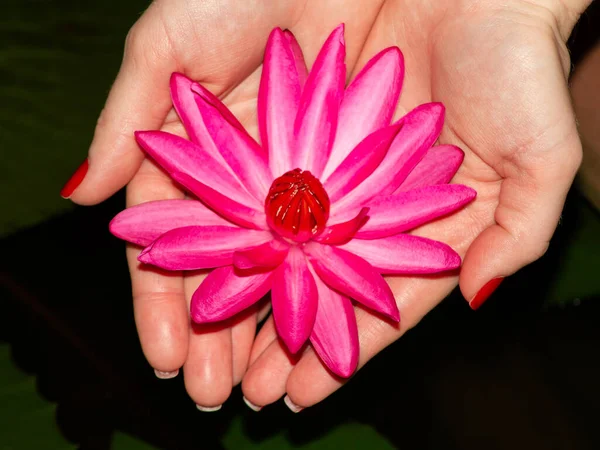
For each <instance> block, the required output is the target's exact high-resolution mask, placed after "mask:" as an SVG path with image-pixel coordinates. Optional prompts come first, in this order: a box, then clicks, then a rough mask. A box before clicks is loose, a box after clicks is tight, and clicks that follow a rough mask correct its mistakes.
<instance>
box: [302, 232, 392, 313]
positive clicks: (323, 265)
mask: <svg viewBox="0 0 600 450" xmlns="http://www.w3.org/2000/svg"><path fill="white" fill-rule="evenodd" d="M350 242H353V241H350ZM346 245H348V244H346ZM304 251H305V253H306V254H307V256H308V258H309V261H310V263H311V264H312V266H313V267H314V269H315V272H316V273H317V275H318V276H319V277H320V278H321V280H323V281H324V282H325V283H326V284H327V285H328V286H329V287H330V288H332V289H335V290H337V291H339V292H341V293H342V294H345V295H347V296H348V297H350V298H353V299H354V300H356V301H358V302H360V303H362V304H363V305H365V306H366V307H367V308H370V309H372V310H374V311H377V312H380V313H382V314H384V315H386V316H388V317H390V318H391V319H392V320H395V321H396V322H397V321H399V320H400V313H399V312H398V306H397V305H396V301H395V300H394V295H393V294H392V290H391V289H390V287H389V286H388V284H387V283H386V281H385V280H384V279H383V277H382V276H381V275H380V274H379V272H377V271H376V270H375V269H374V268H373V266H371V264H369V263H368V262H367V261H365V260H364V259H362V258H360V257H358V256H356V255H354V254H352V253H350V252H348V251H346V250H342V249H340V248H337V247H333V246H331V245H321V244H318V243H316V242H310V243H308V244H306V245H305V246H304Z"/></svg>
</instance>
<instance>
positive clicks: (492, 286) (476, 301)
mask: <svg viewBox="0 0 600 450" xmlns="http://www.w3.org/2000/svg"><path fill="white" fill-rule="evenodd" d="M502 280H504V277H498V278H494V279H493V280H490V281H488V282H487V283H486V284H484V285H483V287H482V288H481V289H479V292H477V294H475V296H474V297H473V298H472V299H471V301H470V302H469V306H470V307H471V309H472V310H476V309H478V308H479V307H480V306H481V305H483V302H485V301H486V300H487V299H488V298H489V297H490V295H492V294H493V293H494V291H495V290H496V289H497V288H498V286H500V283H502Z"/></svg>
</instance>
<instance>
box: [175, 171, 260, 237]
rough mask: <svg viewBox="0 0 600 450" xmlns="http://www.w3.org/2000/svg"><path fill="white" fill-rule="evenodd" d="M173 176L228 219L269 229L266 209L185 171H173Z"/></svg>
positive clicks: (257, 227)
mask: <svg viewBox="0 0 600 450" xmlns="http://www.w3.org/2000/svg"><path fill="white" fill-rule="evenodd" d="M171 178H173V180H175V181H176V182H178V183H179V184H181V185H182V186H184V187H185V188H186V189H188V190H189V191H190V192H192V193H193V194H194V195H196V196H197V197H198V198H199V199H200V200H202V201H203V202H204V203H206V204H207V205H208V206H209V207H210V208H211V209H212V210H213V211H215V212H216V213H218V214H220V215H221V216H223V217H225V218H226V219H227V220H229V221H231V222H233V223H236V224H238V225H240V226H242V227H246V228H255V229H258V230H266V229H268V227H269V226H268V225H267V217H266V216H265V212H264V210H259V209H254V208H252V207H248V206H246V205H245V204H243V203H240V202H237V201H235V200H233V199H231V198H229V197H226V196H225V195H223V194H221V193H220V192H219V191H217V190H215V189H213V188H211V187H209V186H207V185H206V184H204V183H200V182H199V181H196V180H194V179H193V178H192V177H190V176H189V175H187V174H185V173H181V172H173V173H172V174H171Z"/></svg>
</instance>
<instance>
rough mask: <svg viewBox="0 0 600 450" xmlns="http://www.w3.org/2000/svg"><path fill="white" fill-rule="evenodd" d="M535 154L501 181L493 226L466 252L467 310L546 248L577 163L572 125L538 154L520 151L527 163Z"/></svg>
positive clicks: (577, 145) (464, 284)
mask: <svg viewBox="0 0 600 450" xmlns="http://www.w3.org/2000/svg"><path fill="white" fill-rule="evenodd" d="M567 110H568V109H567ZM571 120H572V119H571ZM536 153H537V154H538V155H539V156H538V157H537V158H536V157H533V162H531V161H519V167H518V168H515V169H514V170H510V172H509V174H508V176H506V177H505V178H504V180H503V181H502V186H501V190H500V197H499V204H498V207H497V208H496V211H495V215H494V219H495V224H493V225H491V226H490V227H489V228H487V229H485V230H484V231H483V232H482V233H481V234H480V235H479V236H478V237H477V238H476V239H475V240H474V241H473V243H472V244H471V246H470V248H469V250H468V251H467V254H466V256H465V259H464V262H463V267H462V270H461V275H460V288H461V291H462V293H463V295H464V297H465V298H466V299H467V300H468V301H469V305H470V306H471V308H472V309H477V308H479V307H480V306H481V304H482V303H483V302H484V301H485V300H486V299H487V298H488V297H489V296H490V295H491V294H492V293H493V292H494V290H495V289H496V288H497V287H498V285H499V284H500V282H501V281H502V280H503V279H504V278H505V277H507V276H509V275H512V274H513V273H515V272H516V271H517V270H519V269H521V268H522V267H524V266H526V265H528V264H529V263H531V262H533V261H535V260H537V259H538V258H540V257H541V256H542V255H544V253H545V252H546V250H547V249H548V246H549V243H550V239H551V237H552V235H553V234H554V231H555V229H556V226H557V224H558V221H559V218H560V214H561V212H562V208H563V206H564V203H565V199H566V196H567V193H568V191H569V189H570V187H571V184H572V182H573V179H574V177H575V173H576V171H577V168H578V167H579V164H580V161H581V143H580V141H579V137H578V136H577V132H576V128H575V123H574V121H573V122H572V128H571V130H570V131H568V132H566V133H565V136H564V137H563V138H562V139H559V140H556V141H555V142H554V143H552V144H550V145H549V147H548V149H547V151H544V152H543V154H540V152H539V151H537V150H536V149H531V150H529V149H528V150H525V151H524V154H529V156H528V158H531V155H535V154H536Z"/></svg>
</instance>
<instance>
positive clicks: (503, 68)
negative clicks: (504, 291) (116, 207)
mask: <svg viewBox="0 0 600 450" xmlns="http://www.w3.org/2000/svg"><path fill="white" fill-rule="evenodd" d="M437 3H440V4H439V5H438V4H437ZM494 3H495V2H492V1H489V2H486V1H484V2H475V1H458V0H455V1H451V2H445V3H444V4H443V5H442V4H441V2H435V3H434V4H431V5H429V4H424V3H423V2H411V1H408V0H395V1H392V0H388V1H385V2H384V1H372V0H363V1H358V2H357V1H353V0H338V1H327V2H321V1H308V0H307V1H294V0H289V1H286V2H268V3H266V2H260V1H256V2H240V1H233V0H232V1H230V2H223V1H218V2H217V1H204V2H199V1H198V2H186V1H180V0H158V1H155V2H154V3H153V4H152V5H151V6H150V8H149V9H148V11H146V13H145V14H144V15H143V16H142V17H141V18H140V20H139V21H138V22H137V23H136V25H135V26H134V27H133V28H132V31H131V33H130V34H129V36H128V39H127V44H126V49H125V56H124V59H123V65H122V67H121V70H120V72H119V75H118V77H117V80H116V81H115V84H114V86H113V88H112V90H111V93H110V95H109V98H108V100H107V104H106V107H105V109H104V111H103V113H102V114H101V117H100V119H99V121H98V126H97V129H96V133H95V136H94V141H93V143H92V146H91V148H90V153H89V164H90V166H89V172H88V174H87V176H86V177H85V179H84V181H83V182H82V184H81V185H80V186H79V187H78V188H77V190H76V191H75V192H74V194H73V195H72V197H71V198H72V199H73V201H75V202H77V203H80V204H94V203H97V202H99V201H102V200H104V199H105V198H107V197H108V196H110V195H111V194H113V193H114V192H115V191H117V190H118V189H120V188H121V187H122V186H124V185H125V184H126V183H128V182H129V187H128V200H127V201H128V205H134V204H138V203H142V202H146V201H150V200H157V199H167V198H181V197H183V196H184V193H183V192H181V191H180V190H179V189H178V188H177V186H176V185H174V184H173V183H172V182H171V181H170V180H169V179H168V178H167V177H166V176H165V175H164V174H163V172H162V171H161V170H159V169H158V168H156V166H154V165H153V163H152V162H151V161H149V160H145V159H144V158H143V155H142V153H141V151H140V150H139V148H138V147H137V144H136V143H135V141H134V139H133V132H134V131H135V130H148V129H165V130H168V131H171V132H175V133H178V134H181V135H184V131H183V128H182V126H181V124H180V123H179V121H178V119H177V116H176V115H175V114H174V113H173V112H172V110H171V106H172V105H171V101H170V98H169V91H168V82H169V76H170V74H171V73H172V72H175V71H179V72H183V73H185V74H186V75H188V76H189V77H190V78H193V79H195V80H197V81H199V82H201V83H202V84H203V85H205V86H206V87H208V88H209V89H210V90H211V91H213V92H214V93H215V94H217V95H219V96H220V97H221V98H222V99H223V101H224V103H225V104H227V105H228V106H229V107H230V108H231V109H232V111H233V112H234V113H235V114H236V116H237V117H238V118H239V119H240V120H241V121H242V123H243V124H244V125H245V126H246V127H247V128H248V129H249V131H250V133H251V134H253V135H254V136H256V135H257V133H256V116H255V109H256V95H257V90H258V81H259V74H260V62H261V58H262V53H263V51H264V45H265V43H266V39H267V36H268V34H269V32H270V30H271V29H272V28H274V27H276V26H279V27H281V28H288V29H290V30H291V31H292V32H294V34H295V35H296V37H297V39H298V41H299V42H300V45H301V46H302V48H303V50H304V53H305V57H306V59H307V63H308V64H309V66H310V64H311V63H312V61H313V60H314V58H315V56H316V53H317V51H318V49H319V47H320V45H321V44H322V43H323V41H324V40H325V38H326V36H327V34H328V33H329V32H330V31H331V30H332V29H333V28H334V27H335V26H336V25H337V24H338V23H341V22H345V23H346V42H347V58H346V63H347V67H348V73H349V74H350V78H352V76H353V75H354V74H356V73H357V71H358V70H360V68H361V67H362V66H363V65H364V64H365V63H366V61H367V60H368V59H369V58H370V57H371V56H373V55H374V54H375V53H376V52H377V51H379V50H381V49H382V48H384V47H387V46H390V45H397V46H399V47H400V48H401V49H402V51H403V52H404V56H405V63H406V68H407V72H406V77H405V84H404V88H403V94H402V96H401V101H400V105H399V107H398V111H397V116H401V115H402V114H403V113H404V112H406V111H408V110H410V109H412V108H413V107H415V106H417V105H418V104H420V103H424V102H429V101H441V102H443V103H444V104H445V105H446V108H447V113H446V126H445V129H444V131H443V133H442V136H441V137H440V142H441V143H452V144H456V145H459V146H460V147H461V148H462V149H463V150H464V151H465V154H466V156H465V162H464V165H463V167H462V168H461V170H460V172H459V173H458V174H457V176H456V178H455V182H459V183H462V184H466V185H469V186H471V187H473V188H475V189H476V190H477V191H478V199H477V200H476V201H475V202H474V203H473V204H471V205H470V206H469V207H467V208H465V209H464V210H462V211H461V212H459V213H457V214H455V215H453V216H452V217H450V218H447V219H443V220H440V221H438V222H436V223H433V224H429V225H427V226H425V227H421V228H420V229H418V230H416V231H415V233H416V234H420V235H424V236H429V237H433V238H435V239H437V240H442V241H444V242H446V243H448V244H450V245H451V246H452V247H453V248H455V249H457V250H458V251H459V252H460V253H461V254H463V255H465V259H464V266H463V269H462V272H461V276H460V285H461V289H462V291H463V294H464V295H465V297H466V298H467V299H472V298H473V297H474V296H475V294H476V292H477V291H478V290H479V289H480V288H481V287H482V286H483V285H484V284H485V283H487V282H488V281H490V280H492V279H494V278H496V277H503V276H507V275H510V274H511V273H513V272H514V271H516V270H518V269H519V268H520V267H522V266H523V265H525V264H527V263H529V262H531V261H533V260H535V259H537V258H538V257H539V256H540V255H541V254H543V252H544V251H545V248H546V247H547V244H548V241H549V239H550V236H551V235H552V233H553V231H554V229H555V227H556V223H557V221H558V217H559V214H560V211H561V208H562V205H563V203H564V198H565V195H566V192H567V190H568V188H569V186H570V184H571V182H572V179H573V176H574V173H575V170H576V168H577V166H578V165H579V161H580V143H579V140H578V137H577V133H576V129H575V122H574V119H573V115H572V112H571V108H570V103H569V100H568V93H567V87H566V76H567V73H568V68H569V60H568V54H567V53H566V49H565V47H564V41H565V39H566V35H567V34H568V32H569V30H570V27H571V26H572V25H573V23H574V21H575V18H576V16H577V11H576V10H567V9H564V6H562V5H563V3H560V2H558V0H557V1H556V5H554V4H553V5H552V8H550V9H546V7H543V6H535V4H534V2H519V1H514V2H512V3H511V2H508V4H503V5H502V6H497V5H495V4H494ZM556 17H561V18H562V19H561V21H560V22H559V21H557V19H556ZM467 250H468V251H467ZM138 253H139V251H138V249H135V248H129V249H128V259H129V261H130V269H131V275H132V283H133V292H134V305H135V316H136V323H137V326H138V331H139V334H140V340H141V343H142V347H143V350H144V353H145V355H146V357H147V358H148V360H149V362H150V364H151V365H152V367H154V368H155V369H156V370H157V374H158V375H160V376H163V377H168V376H172V375H173V374H175V373H176V371H177V370H178V369H179V368H180V367H182V366H183V368H184V376H185V382H186V387H187V389H188V392H189V394H190V396H191V397H192V399H193V400H194V401H195V402H196V403H197V404H198V405H200V406H202V407H208V408H210V407H217V406H219V405H220V404H221V403H223V401H225V399H226V398H227V397H228V395H229V393H230V390H231V387H232V385H234V384H236V383H237V382H239V381H240V379H241V378H242V376H243V375H244V372H245V371H246V369H247V366H248V360H249V359H250V362H251V366H250V368H249V370H248V372H247V374H246V375H245V378H244V383H243V390H244V394H245V396H246V397H247V399H248V400H249V401H250V402H252V403H254V404H256V405H259V406H263V405H266V404H268V403H272V402H273V401H275V400H277V399H278V398H280V397H281V396H283V395H284V394H286V393H287V394H288V395H289V397H290V398H291V400H292V401H293V402H294V403H296V404H297V405H301V406H310V405H313V404H315V403H316V402H318V401H320V400H322V399H324V398H325V397H327V396H328V395H329V394H331V393H332V392H333V391H335V390H336V389H337V388H338V387H339V386H341V385H342V383H343V381H342V380H339V379H337V378H335V377H334V376H332V375H331V374H330V373H329V372H328V371H327V370H326V369H325V368H324V366H323V365H322V364H321V363H320V361H319V360H318V358H317V357H316V355H315V354H314V352H312V350H310V348H309V349H307V350H306V351H305V353H304V354H302V355H299V356H297V357H296V358H290V357H289V355H288V354H287V353H286V352H285V350H284V349H283V347H282V346H281V345H280V343H279V341H278V340H277V338H276V335H275V332H274V327H273V326H272V322H271V321H270V320H269V321H268V322H267V323H266V324H265V326H264V327H263V329H262V330H261V333H260V334H259V335H258V337H257V339H256V341H255V343H254V346H253V347H252V350H251V345H252V341H253V339H254V334H255V327H256V322H257V314H258V312H257V311H256V310H255V311H251V312H249V313H247V314H246V315H244V316H243V317H238V318H237V319H236V320H234V321H231V322H228V323H224V324H221V325H219V326H210V327H197V326H194V327H192V326H191V325H190V320H189V314H188V303H187V302H189V298H190V296H191V293H192V292H193V290H194V289H195V287H196V286H197V285H198V284H199V282H200V280H201V277H202V275H201V274H194V275H189V276H187V275H186V276H185V277H184V276H182V275H181V274H173V273H169V274H166V273H160V272H158V271H156V270H154V269H145V268H141V267H139V265H138V262H137V259H136V258H137V255H138ZM388 280H389V282H390V285H391V286H392V288H393V290H394V293H395V295H396V298H397V301H398V305H399V308H400V311H401V315H402V322H401V325H400V326H399V327H397V326H393V325H390V324H388V323H387V322H384V321H382V320H381V319H380V318H378V317H374V316H372V315H370V313H368V312H366V311H364V310H361V309H358V310H357V319H358V324H359V333H360V341H361V350H360V351H361V357H360V365H361V366H362V365H364V364H365V363H366V362H367V361H368V360H369V359H370V358H372V357H373V356H374V355H375V354H377V353H378V352H379V351H380V350H382V349H383V348H385V347H386V346H387V345H389V344H390V343H392V342H394V341H395V340H396V339H398V338H399V337H400V336H401V335H402V334H403V333H404V332H405V331H406V330H407V329H409V328H411V327H412V326H414V325H415V324H416V323H418V321H419V320H420V319H421V318H422V317H423V316H424V315H425V314H426V313H427V312H428V311H430V310H431V309H432V308H433V307H434V306H435V305H436V304H437V303H438V302H439V301H440V300H441V299H442V298H444V297H445V296H446V295H447V294H448V293H449V292H450V290H452V289H453V288H454V287H455V286H456V284H457V281H458V280H457V278H456V277H452V276H448V277H441V278H438V279H435V280H431V279H428V280H423V279H419V278H394V277H390V278H388ZM186 300H187V302H186ZM250 352H251V353H250Z"/></svg>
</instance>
